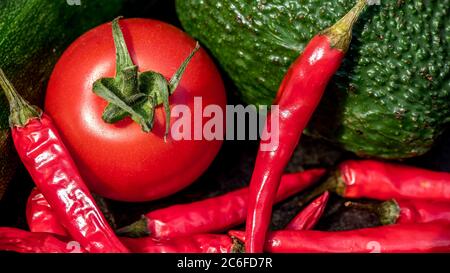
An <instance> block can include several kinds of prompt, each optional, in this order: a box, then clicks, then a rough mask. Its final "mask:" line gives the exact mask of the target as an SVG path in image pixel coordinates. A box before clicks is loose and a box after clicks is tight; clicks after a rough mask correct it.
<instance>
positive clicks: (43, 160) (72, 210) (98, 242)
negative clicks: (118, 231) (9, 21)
mask: <svg viewBox="0 0 450 273" xmlns="http://www.w3.org/2000/svg"><path fill="white" fill-rule="evenodd" d="M0 85H1V86H2V88H3V91H4V92H5V95H6V97H7V98H8V101H9V103H10V109H11V115H10V119H9V120H10V126H11V128H12V137H13V141H14V145H15V146H16V150H17V152H18V154H19V156H20V158H21V160H22V162H23V163H24V165H25V167H26V168H27V170H28V172H29V173H30V175H31V177H32V178H33V181H34V182H35V183H36V186H37V187H38V188H39V190H40V191H41V192H42V194H43V195H44V196H45V199H46V200H47V201H48V202H49V204H50V205H51V207H52V208H53V210H54V212H55V214H56V215H57V217H58V220H59V221H60V222H61V224H62V225H63V226H64V227H65V228H66V230H67V231H68V232H69V234H70V236H71V237H72V238H73V239H74V240H76V241H78V242H80V244H81V246H82V247H83V248H85V249H86V250H87V251H89V252H128V250H127V249H126V248H125V247H124V246H123V244H122V243H121V242H120V241H119V239H118V238H117V237H116V236H115V234H114V232H113V231H112V229H111V228H110V227H109V225H108V223H107V221H106V220H105V218H104V217H103V215H102V213H101V212H100V210H99V209H98V207H97V206H96V204H95V202H94V199H93V198H92V196H91V194H90V192H89V190H88V188H87V187H86V185H85V183H84V182H83V180H82V179H81V177H80V175H79V173H78V170H77V168H76V166H75V164H74V162H73V160H72V158H71V157H70V154H69V152H68V151H67V149H66V147H65V146H64V144H63V142H62V141H61V138H60V136H59V134H58V132H57V130H56V128H55V127H54V125H53V123H52V121H51V119H50V118H49V117H48V116H47V115H45V114H43V113H42V111H41V110H40V109H38V108H37V107H34V106H30V105H29V104H28V103H27V102H26V101H25V100H24V99H23V98H22V97H20V96H19V95H18V94H17V92H16V91H15V90H14V87H13V86H12V85H11V83H10V82H9V81H8V80H7V78H6V76H5V74H4V73H3V71H2V70H1V69H0Z"/></svg>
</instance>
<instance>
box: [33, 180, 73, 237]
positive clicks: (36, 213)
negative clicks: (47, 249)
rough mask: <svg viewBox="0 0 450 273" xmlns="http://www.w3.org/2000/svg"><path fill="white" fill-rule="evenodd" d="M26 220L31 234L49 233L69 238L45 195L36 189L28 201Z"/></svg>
mask: <svg viewBox="0 0 450 273" xmlns="http://www.w3.org/2000/svg"><path fill="white" fill-rule="evenodd" d="M26 218H27V224H28V228H29V229H30V231H31V232H48V233H53V234H57V235H61V236H67V232H66V229H65V228H64V227H63V226H62V225H61V222H60V221H59V220H58V218H57V217H56V215H55V213H54V212H53V210H52V208H51V207H50V204H49V203H48V202H47V200H46V199H45V197H44V195H43V194H42V193H41V192H40V191H39V190H38V189H37V188H34V189H33V190H32V191H31V194H30V197H29V198H28V201H27V207H26Z"/></svg>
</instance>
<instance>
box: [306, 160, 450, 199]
mask: <svg viewBox="0 0 450 273" xmlns="http://www.w3.org/2000/svg"><path fill="white" fill-rule="evenodd" d="M326 190H329V191H333V192H336V193H338V194H339V195H341V196H343V197H346V198H371V199H377V200H382V201H385V200H389V199H398V200H400V199H422V200H434V201H443V202H450V173H446V172H436V171H430V170H425V169H421V168H416V167H411V166H406V165H401V164H395V163H386V162H381V161H375V160H349V161H345V162H343V163H341V164H340V165H339V166H338V169H337V171H336V172H335V173H334V175H332V176H331V177H330V178H329V179H328V181H326V182H325V183H324V184H323V185H321V186H320V187H318V188H317V189H315V190H314V191H313V192H312V193H311V194H310V195H309V196H308V198H307V199H306V200H304V202H308V199H311V198H314V196H317V195H318V194H321V193H322V192H323V191H326Z"/></svg>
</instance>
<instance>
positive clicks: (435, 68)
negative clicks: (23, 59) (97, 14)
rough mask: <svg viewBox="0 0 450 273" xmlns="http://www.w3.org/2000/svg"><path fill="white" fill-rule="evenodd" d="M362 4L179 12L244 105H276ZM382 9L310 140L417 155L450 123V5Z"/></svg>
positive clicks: (257, 2)
mask: <svg viewBox="0 0 450 273" xmlns="http://www.w3.org/2000/svg"><path fill="white" fill-rule="evenodd" d="M355 3H356V1H353V0H303V1H302V0H300V1H299V0H252V1H250V0H248V1H242V0H222V1H207V0H177V13H178V15H179V19H180V21H181V23H182V25H183V27H184V28H185V29H186V31H188V32H189V33H190V34H191V35H193V36H194V37H195V38H197V39H198V40H200V41H201V42H202V43H203V44H204V45H205V46H206V47H207V48H208V49H209V50H210V51H211V52H212V54H213V55H214V56H215V57H216V58H217V59H218V61H219V62H220V64H221V66H222V67H223V68H224V70H225V71H226V72H227V73H228V74H229V76H230V77H231V79H232V80H233V81H234V82H235V84H236V85H237V87H238V89H239V90H240V94H241V95H242V99H243V100H244V101H245V102H247V103H251V104H270V103H271V101H272V100H273V98H274V96H275V94H276V92H277V89H278V86H279V84H280V82H281V80H282V78H283V75H284V73H285V72H286V70H287V69H288V67H289V65H290V64H291V63H292V61H293V60H294V59H295V58H296V57H297V56H298V55H299V54H300V53H301V51H302V50H303V48H304V46H305V44H306V43H307V42H308V41H309V40H310V39H311V38H312V37H313V36H314V35H315V34H316V33H317V32H318V31H320V30H322V29H324V28H326V27H328V26H330V25H332V24H333V23H334V22H335V21H337V20H338V19H339V18H340V17H341V16H343V15H344V14H345V13H346V12H347V11H348V10H349V9H350V8H351V7H352V6H353V5H354V4H355ZM380 3H381V5H379V6H370V7H369V8H368V9H367V10H366V12H365V13H364V14H363V15H362V16H363V17H362V18H361V19H360V20H359V21H358V23H357V25H356V27H355V29H354V37H353V41H352V45H351V48H350V50H349V52H348V53H347V57H346V59H345V60H344V63H343V64H342V67H341V69H340V70H339V72H338V73H337V75H336V76H335V77H334V79H333V80H332V82H331V83H330V85H329V87H328V90H327V91H326V94H325V96H324V98H323V101H322V102H321V105H320V107H319V109H318V110H317V112H316V114H315V116H314V118H313V120H312V121H311V123H310V126H309V129H308V132H309V133H310V134H313V135H316V136H319V137H323V138H326V139H329V140H331V141H333V142H336V143H339V144H340V145H341V146H342V147H343V148H345V149H347V150H349V151H353V152H355V153H357V154H359V155H361V156H367V157H379V158H387V159H401V158H409V157H414V156H417V155H421V154H423V153H425V152H427V151H428V150H429V149H430V147H431V146H432V144H433V142H434V141H435V139H436V138H437V137H439V135H440V134H441V133H442V131H443V130H444V128H445V127H446V125H447V124H448V123H449V121H450V65H449V61H448V54H449V51H450V35H449V30H450V24H449V21H450V13H449V12H450V0H439V1H428V0H415V1H405V0H382V1H380Z"/></svg>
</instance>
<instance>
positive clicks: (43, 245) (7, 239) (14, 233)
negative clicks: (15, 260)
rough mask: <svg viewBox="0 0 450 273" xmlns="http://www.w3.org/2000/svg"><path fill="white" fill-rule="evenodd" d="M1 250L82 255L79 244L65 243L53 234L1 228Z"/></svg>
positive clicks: (82, 250)
mask: <svg viewBox="0 0 450 273" xmlns="http://www.w3.org/2000/svg"><path fill="white" fill-rule="evenodd" d="M0 250H1V251H14V252H20V253H82V252H85V250H84V249H82V248H81V247H80V245H79V244H78V243H77V242H74V241H65V240H63V239H60V238H58V237H56V236H54V235H53V234H51V233H42V232H41V233H34V232H28V231H25V230H21V229H17V228H8V227H0Z"/></svg>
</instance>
